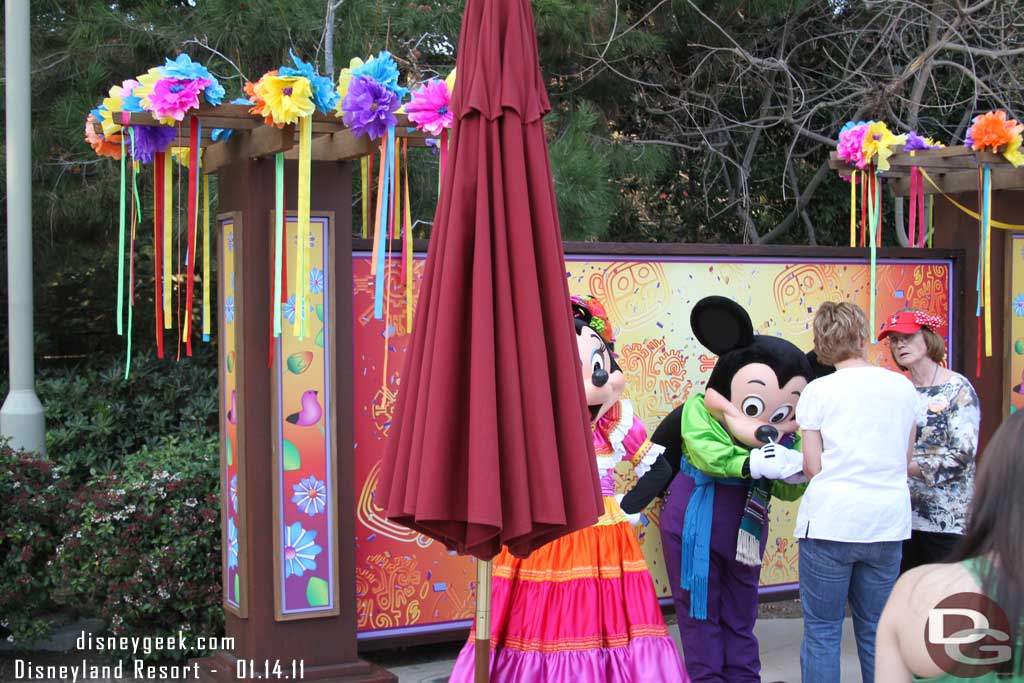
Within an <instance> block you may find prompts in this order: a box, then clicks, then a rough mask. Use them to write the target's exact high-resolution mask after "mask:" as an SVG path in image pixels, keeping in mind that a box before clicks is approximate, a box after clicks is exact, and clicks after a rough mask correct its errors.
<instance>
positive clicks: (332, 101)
mask: <svg viewBox="0 0 1024 683" xmlns="http://www.w3.org/2000/svg"><path fill="white" fill-rule="evenodd" d="M288 54H289V55H291V58H292V61H293V62H295V68H294V69H293V68H292V67H290V66H282V67H281V68H280V69H278V71H277V72H278V73H279V74H280V75H282V76H300V77H302V78H305V79H307V80H309V83H310V85H311V87H312V88H313V103H314V104H315V105H316V108H317V109H319V110H320V111H321V112H323V113H324V114H326V113H327V112H329V111H331V110H332V109H334V107H335V105H336V104H337V103H338V100H339V99H340V96H339V95H338V93H337V92H336V91H335V90H334V84H333V83H332V82H331V79H330V78H327V77H326V76H321V75H320V74H318V73H317V72H316V69H314V68H313V65H312V64H308V63H306V62H304V61H302V60H301V59H299V58H298V57H296V56H295V53H294V52H292V51H291V50H289V51H288Z"/></svg>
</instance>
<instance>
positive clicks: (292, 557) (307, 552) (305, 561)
mask: <svg viewBox="0 0 1024 683" xmlns="http://www.w3.org/2000/svg"><path fill="white" fill-rule="evenodd" d="M315 540H316V532H315V531H306V530H305V529H303V528H302V525H301V524H299V523H298V522H295V523H294V524H292V525H291V526H290V527H288V528H287V529H286V530H285V535H284V562H285V565H284V577H285V578H286V579H287V578H288V577H289V576H302V574H303V572H305V571H306V570H313V569H316V556H317V555H319V554H320V553H322V552H323V548H321V547H320V546H318V545H316V544H314V541H315Z"/></svg>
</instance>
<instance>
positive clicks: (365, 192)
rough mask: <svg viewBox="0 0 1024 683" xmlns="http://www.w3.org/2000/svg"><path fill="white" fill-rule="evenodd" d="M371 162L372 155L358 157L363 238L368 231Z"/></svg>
mask: <svg viewBox="0 0 1024 683" xmlns="http://www.w3.org/2000/svg"><path fill="white" fill-rule="evenodd" d="M372 162H373V156H372V155H370V156H365V157H362V158H360V159H359V178H360V180H361V182H362V185H361V188H362V192H360V198H361V203H362V208H363V223H362V235H363V239H366V237H367V235H368V234H369V232H370V226H369V222H370V164H371V163H372Z"/></svg>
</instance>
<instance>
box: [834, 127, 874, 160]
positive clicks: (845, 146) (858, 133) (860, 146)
mask: <svg viewBox="0 0 1024 683" xmlns="http://www.w3.org/2000/svg"><path fill="white" fill-rule="evenodd" d="M867 132H868V124H866V123H865V124H863V125H859V126H851V127H850V128H847V129H845V130H843V131H842V132H840V133H839V145H838V146H837V148H836V156H838V157H839V158H840V159H842V160H843V161H848V162H850V163H851V164H854V165H855V166H856V167H857V168H864V167H865V166H867V160H866V159H865V157H864V135H865V134H866V133H867Z"/></svg>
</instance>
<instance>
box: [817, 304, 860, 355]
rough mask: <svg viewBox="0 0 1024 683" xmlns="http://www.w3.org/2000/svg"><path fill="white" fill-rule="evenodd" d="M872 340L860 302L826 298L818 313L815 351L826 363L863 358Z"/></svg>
mask: <svg viewBox="0 0 1024 683" xmlns="http://www.w3.org/2000/svg"><path fill="white" fill-rule="evenodd" d="M867 339H868V318H867V316H866V315H864V311H862V310H861V308H860V306H858V305H857V304H851V303H849V302H847V301H843V302H839V303H836V302H834V301H826V302H825V303H823V304H822V305H821V306H819V307H818V310H817V311H815V313H814V352H815V353H817V354H818V360H819V361H821V362H822V363H824V364H826V365H835V364H836V363H839V362H842V361H844V360H848V359H850V358H860V357H862V356H863V355H864V351H863V349H864V342H865V341H867Z"/></svg>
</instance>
